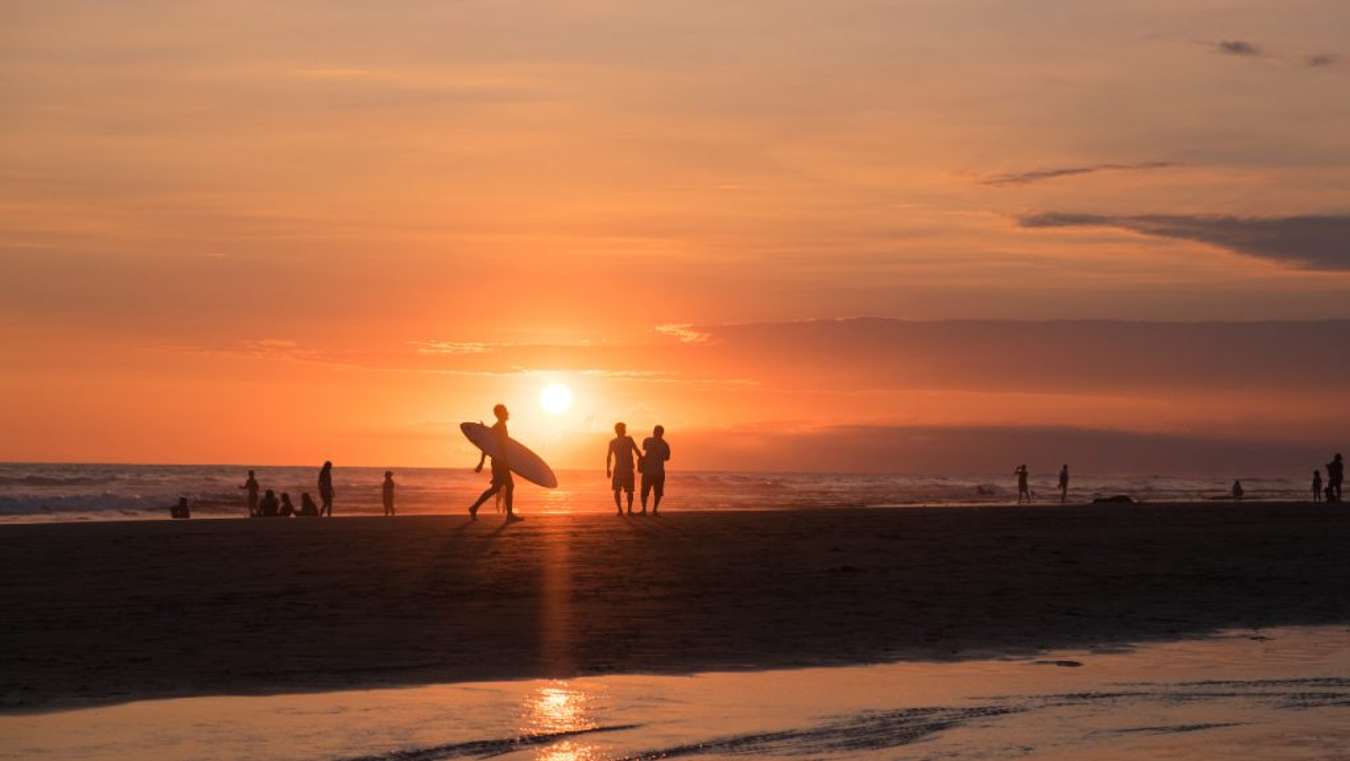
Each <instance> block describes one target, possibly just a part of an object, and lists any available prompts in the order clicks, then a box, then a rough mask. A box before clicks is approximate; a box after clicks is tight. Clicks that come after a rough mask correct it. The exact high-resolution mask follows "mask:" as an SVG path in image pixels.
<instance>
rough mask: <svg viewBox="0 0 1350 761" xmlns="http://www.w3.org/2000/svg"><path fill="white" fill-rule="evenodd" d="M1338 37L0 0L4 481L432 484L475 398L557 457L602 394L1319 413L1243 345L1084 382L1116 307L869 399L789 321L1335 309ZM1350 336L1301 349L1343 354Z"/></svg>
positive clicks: (918, 407)
mask: <svg viewBox="0 0 1350 761" xmlns="http://www.w3.org/2000/svg"><path fill="white" fill-rule="evenodd" d="M1347 28H1350V6H1347V5H1346V4H1345V3H1343V2H1336V1H1335V0H1326V1H1318V2H1278V3H1277V2H1256V1H1254V0H1242V1H1240V0H1217V1H1216V0H1206V1H1205V2H1155V1H1152V0H1134V1H1133V2H1112V3H1084V2H1063V3H1058V2H1056V3H1039V4H1019V3H990V2H984V1H980V2H976V1H975V0H943V1H942V2H937V1H920V0H913V1H905V2H889V3H885V2H849V1H845V2H836V3H828V4H822V3H819V2H792V1H789V2H783V1H777V2H767V1H765V2H743V3H725V2H720V3H703V2H688V3H680V4H666V5H657V4H650V3H639V4H634V3H618V2H556V3H538V2H509V1H507V2H486V1H484V2H456V3H446V2H407V3H399V4H396V5H395V4H380V3H365V2H337V3H334V2H288V3H239V2H229V3H226V2H219V3H212V2H204V3H190V4H185V3H171V2H136V3H84V2H79V3H76V2H63V1H61V0H46V1H44V2H27V1H26V0H21V1H20V2H15V3H11V4H9V5H8V6H7V10H6V23H5V24H4V25H3V28H0V50H3V53H2V54H0V72H2V73H3V76H0V103H3V104H4V106H3V112H4V117H3V119H0V135H2V136H3V137H2V138H0V265H2V266H3V269H4V271H5V272H6V278H5V280H6V283H5V284H6V289H5V290H6V298H5V299H3V300H0V341H2V343H0V400H3V401H0V428H2V429H3V430H4V431H5V432H6V435H5V436H4V437H0V459H9V460H30V459H43V460H125V461H155V462H202V461H208V462H222V461H228V462H276V463H298V462H311V461H316V460H321V459H323V458H324V457H332V458H333V459H334V460H341V461H345V462H350V463H370V464H380V463H396V464H410V465H411V464H420V465H448V464H461V463H462V462H463V461H464V460H465V459H466V456H467V455H468V453H467V452H465V451H464V448H463V446H462V445H461V444H459V443H458V442H457V441H455V440H454V436H452V435H451V434H450V429H451V425H452V424H453V423H454V422H457V421H459V420H462V419H478V418H481V417H486V416H488V414H489V408H490V406H491V404H492V403H493V402H495V401H497V400H499V399H500V400H505V401H507V402H508V403H509V404H511V405H512V406H513V407H514V408H515V409H516V410H517V413H516V417H515V421H514V422H515V426H516V431H517V435H519V436H521V437H522V438H526V437H527V436H528V437H529V438H528V439H527V440H528V441H530V442H531V443H532V444H536V445H537V447H538V448H539V449H540V450H541V451H543V452H546V453H548V454H549V455H550V457H551V458H552V459H555V460H557V461H559V462H562V463H564V464H590V460H591V459H597V458H592V456H591V453H590V450H589V447H590V445H591V443H592V442H593V441H595V440H598V439H600V438H602V437H603V435H604V431H605V430H607V428H608V426H609V424H610V423H612V421H613V420H614V419H616V418H626V419H629V420H630V421H632V422H634V425H635V426H642V427H644V428H645V427H646V426H649V425H650V424H651V423H653V422H664V423H665V424H666V425H667V426H668V427H670V428H671V429H672V432H674V431H676V430H684V431H688V432H693V431H699V432H701V433H702V434H705V435H706V434H709V433H710V432H715V431H721V430H724V429H732V428H739V429H741V431H742V433H741V435H743V436H749V437H753V436H763V435H765V434H764V432H765V431H770V432H774V434H775V435H780V434H790V433H791V432H793V431H815V430H818V429H821V428H824V427H829V426H835V425H852V424H866V425H879V426H927V425H936V426H979V425H990V426H1020V425H1040V426H1051V427H1054V426H1070V427H1079V428H1093V429H1098V428H1100V429H1107V430H1118V431H1154V432H1159V431H1160V432H1168V433H1178V434H1187V435H1190V434H1201V433H1203V434H1205V435H1223V436H1238V437H1241V436H1257V435H1259V436H1265V437H1275V438H1281V439H1288V438H1290V437H1291V436H1297V435H1298V434H1297V432H1299V431H1306V430H1309V429H1312V428H1317V427H1319V423H1320V424H1321V427H1325V425H1326V424H1327V423H1328V422H1336V421H1340V422H1341V423H1344V422H1347V421H1346V420H1344V418H1345V415H1346V413H1344V412H1343V411H1341V410H1342V409H1343V408H1344V407H1345V405H1343V404H1340V405H1339V406H1338V402H1337V401H1336V399H1337V398H1336V397H1335V396H1334V395H1332V394H1331V393H1330V392H1329V391H1327V390H1324V389H1321V388H1319V387H1317V386H1316V384H1310V383H1305V382H1303V381H1300V380H1299V379H1298V378H1294V377H1282V378H1281V379H1279V381H1278V382H1270V381H1268V380H1265V379H1263V373H1262V372H1261V368H1262V366H1263V363H1267V362H1268V361H1269V360H1268V358H1267V357H1266V356H1264V355H1262V354H1261V353H1259V352H1258V353H1256V354H1253V355H1251V356H1249V357H1245V359H1247V360H1249V361H1248V362H1247V363H1246V365H1245V367H1247V368H1248V370H1243V369H1242V368H1241V367H1239V368H1237V369H1236V370H1235V371H1234V372H1236V373H1237V375H1233V374H1232V373H1230V374H1228V375H1225V376H1222V377H1220V376H1207V375H1206V374H1205V373H1204V372H1199V371H1197V373H1198V374H1192V375H1190V376H1186V378H1176V379H1174V380H1175V381H1176V383H1177V384H1178V385H1176V386H1172V387H1161V386H1159V384H1156V383H1150V382H1149V381H1148V377H1149V376H1146V375H1144V376H1135V375H1130V374H1129V373H1128V372H1126V371H1125V370H1122V371H1121V372H1122V373H1123V374H1124V375H1128V376H1130V377H1129V378H1128V380H1127V381H1122V382H1121V383H1119V384H1116V386H1115V387H1110V388H1107V387H1103V384H1102V383H1101V382H1100V379H1095V378H1093V377H1092V373H1090V372H1084V370H1083V366H1082V362H1081V361H1078V360H1081V356H1082V355H1081V352H1082V351H1086V349H1084V348H1082V347H1090V346H1093V345H1099V344H1100V343H1101V342H1103V341H1104V342H1106V343H1108V344H1109V343H1111V342H1112V341H1114V340H1115V338H1113V336H1116V335H1117V334H1116V333H1112V332H1111V330H1109V329H1105V328H1104V329H1103V332H1101V333H1099V334H1096V338H1094V337H1092V336H1078V337H1076V338H1074V339H1073V340H1074V341H1077V342H1079V343H1075V344H1074V345H1075V346H1076V347H1079V348H1078V349H1076V351H1077V352H1079V353H1076V354H1075V353H1070V354H1068V355H1067V356H1064V357H1062V358H1061V357H1057V356H1056V355H1055V354H1054V353H1053V352H1051V353H1049V354H1048V355H1047V357H1046V362H1051V363H1054V362H1057V361H1059V360H1061V359H1062V365H1060V366H1059V367H1058V372H1059V374H1058V375H1056V376H1054V377H1049V376H1047V377H1038V378H1037V379H1035V380H1034V382H1032V381H1027V382H1017V381H1016V380H1015V378H1016V377H1023V378H1025V377H1027V372H1028V368H1027V367H1023V368H1021V370H1022V371H1021V372H1020V373H1009V372H1006V371H1004V370H1002V369H1001V366H1000V362H1002V361H1003V358H1002V357H1001V355H1000V354H999V353H998V351H997V349H994V350H991V351H990V352H988V353H985V354H982V355H980V356H979V357H976V358H973V359H968V360H963V356H964V355H963V353H962V352H963V346H962V345H961V342H958V343H957V344H955V345H951V344H943V343H941V342H937V343H925V342H920V343H919V344H911V343H905V342H904V341H900V339H897V338H895V337H894V336H889V337H887V338H884V339H881V343H879V344H869V345H868V346H871V348H870V349H867V351H873V352H877V351H880V352H883V353H886V354H896V355H897V356H899V357H900V359H901V360H902V361H901V362H900V363H899V364H886V365H885V366H884V367H881V368H879V369H878V371H877V373H876V375H877V376H879V379H878V382H871V381H870V380H867V379H866V378H865V376H864V377H863V379H860V378H859V377H858V376H857V375H856V374H847V373H846V374H844V376H845V377H841V376H840V374H839V373H833V374H831V373H826V372H817V371H819V370H820V369H821V368H829V367H831V366H834V365H838V366H839V367H854V368H856V367H866V366H867V365H868V364H869V363H870V362H871V359H870V358H869V357H872V356H875V354H872V355H869V354H867V353H866V351H864V350H863V349H859V346H861V345H862V344H858V345H855V344H853V343H851V342H853V341H855V340H856V341H863V339H862V338H859V337H858V336H856V335H854V334H853V333H850V334H849V336H848V337H846V338H838V339H833V340H835V341H836V342H835V343H833V344H828V345H827V346H826V347H824V348H817V349H816V350H814V351H813V352H811V353H809V354H810V361H809V362H805V363H804V364H803V361H802V360H801V357H800V356H798V355H799V354H800V352H798V351H797V350H796V349H795V348H794V347H796V346H797V343H796V342H797V341H800V340H801V338H802V337H801V335H800V334H799V333H797V332H794V331H795V330H796V329H795V328H794V327H793V326H800V325H801V324H802V321H805V320H812V319H826V320H832V319H835V318H841V317H852V316H858V315H874V316H879V317H888V318H904V319H909V320H940V319H972V318H973V319H986V318H987V319H995V320H1042V319H1069V320H1078V319H1085V318H1086V319H1095V318H1105V319H1111V320H1180V321H1196V320H1227V321H1254V320H1256V321H1268V320H1307V319H1324V318H1350V299H1347V297H1348V296H1350V274H1348V273H1350V249H1347V248H1346V246H1345V244H1344V241H1345V240H1350V159H1348V158H1347V157H1350V99H1346V98H1345V97H1344V93H1345V92H1346V91H1347V90H1350V60H1344V59H1343V57H1345V58H1350V48H1348V47H1347V45H1350V43H1347V41H1346V38H1345V35H1344V30H1345V29H1347ZM1238 43H1242V44H1238ZM745 323H753V324H762V325H764V326H766V327H764V328H763V329H762V330H760V331H759V332H757V333H755V334H754V335H753V336H747V335H746V334H745V333H744V331H742V332H739V333H738V332H736V330H737V329H735V328H732V327H728V326H734V325H738V324H745ZM669 325H693V326H697V327H696V329H695V332H693V333H685V334H681V333H680V332H679V331H676V330H671V329H669V328H666V329H662V328H661V326H669ZM1340 327H1343V326H1333V327H1332V328H1331V329H1330V330H1331V332H1330V333H1317V331H1312V333H1316V334H1317V335H1319V336H1321V339H1320V342H1312V343H1309V344H1308V345H1307V346H1305V347H1304V351H1305V352H1306V356H1308V361H1309V365H1310V367H1318V366H1319V363H1320V366H1321V367H1322V368H1323V369H1325V370H1326V371H1329V372H1332V373H1334V372H1340V371H1342V370H1344V360H1342V359H1339V358H1338V357H1336V356H1335V355H1334V352H1332V353H1331V356H1326V354H1327V351H1326V344H1327V343H1328V342H1330V343H1332V344H1334V343H1335V340H1334V339H1335V332H1336V331H1337V330H1339V328H1340ZM853 328H857V329H858V330H861V331H862V332H866V327H865V326H861V327H860V326H857V325H854V326H853ZM850 329H852V328H850ZM894 329H896V328H895V326H894V325H893V324H891V325H890V326H889V327H888V328H887V330H894ZM1043 329H1044V328H1042V327H1038V328H1033V329H1031V331H1030V334H1031V335H1032V336H1037V335H1042V334H1041V333H1039V332H1038V331H1042V330H1043ZM991 330H993V329H991ZM996 333H997V331H994V334H996ZM1258 333H1259V330H1258ZM980 335H984V334H980ZM991 335H992V334H991ZM1253 335H1255V334H1253ZM1103 336H1104V337H1103ZM1328 336H1330V337H1329V338H1328ZM682 338H684V339H697V340H694V341H693V342H689V343H686V342H684V341H682V340H681V339H682ZM980 340H983V339H981V338H979V336H978V335H976V336H974V337H968V338H964V339H962V341H963V342H964V341H977V342H978V341H980ZM1045 340H1047V341H1053V340H1054V339H1053V338H1045ZM1245 340H1246V339H1241V338H1239V339H1234V343H1232V344H1231V346H1232V347H1233V351H1236V352H1239V353H1243V352H1244V349H1243V347H1244V346H1248V345H1251V346H1260V347H1263V348H1261V349H1260V352H1273V353H1278V349H1279V346H1280V344H1279V343H1278V342H1276V343H1270V342H1265V343H1262V341H1261V339H1260V338H1259V336H1257V337H1256V338H1253V339H1252V341H1253V343H1251V344H1248V343H1244V341H1245ZM888 341H889V342H893V341H899V343H887V342H888ZM1094 341H1095V342H1096V344H1094ZM1157 343H1158V341H1157V340H1156V339H1155V344H1154V345H1155V346H1156V345H1157ZM1005 344H1006V341H1005ZM998 345H999V344H997V343H995V344H993V346H995V347H997V346H998ZM1205 345H1206V344H1205V342H1204V341H1203V340H1200V339H1186V340H1179V342H1178V343H1177V344H1176V346H1177V347H1181V349H1180V350H1182V351H1187V352H1191V353H1194V352H1195V351H1197V350H1198V349H1197V348H1196V347H1203V346H1205ZM830 346H836V347H838V348H839V351H837V352H832V351H831V350H830V348H829V347H830ZM916 346H917V347H919V348H916ZM850 347H851V348H850ZM878 347H880V348H878ZM890 347H896V348H895V349H894V352H892V349H891V348H890ZM902 349H903V350H902ZM855 350H856V351H855ZM1161 350H1162V349H1159V351H1161ZM858 351H862V352H863V353H862V354H859V353H858ZM1010 351H1012V352H1013V353H1017V352H1019V351H1020V350H1019V349H1018V347H1016V346H1010ZM1131 351H1133V352H1134V354H1132V355H1131V356H1133V357H1136V358H1137V359H1138V362H1137V363H1136V365H1134V366H1138V365H1139V364H1145V365H1148V366H1150V367H1157V368H1158V373H1161V374H1164V375H1165V374H1166V373H1165V370H1166V363H1159V362H1157V361H1156V360H1157V359H1158V355H1157V353H1156V352H1151V351H1150V349H1149V346H1148V345H1144V346H1142V348H1141V347H1135V348H1133V349H1131ZM906 352H910V353H908V354H906ZM1272 356H1273V354H1272ZM747 358H752V359H753V361H748V360H747ZM1214 361H1215V362H1219V361H1222V358H1221V357H1219V356H1218V355H1216V358H1215V359H1214ZM934 362H935V363H936V364H938V365H941V366H942V368H944V369H941V371H940V372H939V371H934V372H931V373H927V374H925V373H918V374H917V375H914V374H910V373H907V368H910V367H913V366H926V365H928V364H932V363H934ZM963 362H966V363H967V364H970V363H973V364H978V365H981V367H982V368H983V369H982V371H981V372H980V373H976V374H975V375H978V377H974V376H972V375H971V374H969V373H963V372H958V371H957V370H955V369H952V367H949V365H951V366H958V365H961V364H962V363H963ZM944 363H945V364H944ZM1150 363H1152V364H1150ZM1328 363H1329V364H1328ZM1337 363H1339V364H1337ZM1310 372H1311V371H1310ZM1329 377H1331V376H1329ZM1341 377H1344V374H1343V372H1342V374H1341ZM1224 378H1227V379H1228V380H1230V381H1231V380H1232V379H1233V378H1238V379H1239V380H1238V381H1235V382H1227V381H1225V380H1224ZM547 382H565V383H568V384H570V385H571V386H572V387H573V390H574V391H575V393H576V405H575V407H574V409H573V410H572V411H570V412H569V413H568V414H567V415H565V416H561V417H549V416H546V415H545V414H544V413H543V411H542V410H540V409H539V407H538V405H537V404H536V401H535V400H536V397H537V395H538V391H539V389H540V388H541V387H542V386H543V385H544V384H545V383H547ZM1216 384H1218V386H1222V387H1220V388H1216ZM1329 410H1330V412H1329ZM1310 444H1311V439H1310ZM1317 445H1318V446H1320V445H1321V440H1320V439H1318V440H1317ZM695 461H697V458H695ZM723 463H724V460H723V459H722V456H721V455H720V454H717V453H715V452H713V453H709V454H708V455H707V457H706V458H705V461H703V462H700V463H699V464H701V465H704V466H715V465H720V464H723ZM469 464H471V463H469ZM761 464H762V463H761ZM730 465H731V466H734V463H731V464H730ZM802 465H803V463H801V462H798V461H796V460H793V461H785V462H783V463H782V466H783V467H800V466H802Z"/></svg>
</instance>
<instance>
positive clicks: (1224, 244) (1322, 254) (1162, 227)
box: [1018, 212, 1350, 270]
mask: <svg viewBox="0 0 1350 761" xmlns="http://www.w3.org/2000/svg"><path fill="white" fill-rule="evenodd" d="M1018 223H1019V224H1020V225H1021V226H1022V227H1027V228H1052V227H1114V228H1117V229H1121V230H1129V231H1130V232H1134V233H1139V234H1140V235H1148V236H1151V237H1158V238H1173V239H1176V240H1189V241H1196V242H1198V243H1207V244H1209V245H1212V246H1217V247H1219V248H1222V249H1225V250H1227V251H1231V252H1233V253H1237V254H1244V255H1246V256H1255V257H1258V258H1262V259H1268V260H1271V261H1275V262H1279V263H1282V264H1289V265H1293V266H1295V267H1299V268H1302V269H1313V270H1350V214H1325V215H1309V216H1293V217H1230V216H1204V215H1174V214H1145V215H1130V216H1120V215H1107V214H1074V213H1065V212H1045V213H1041V214H1029V215H1025V216H1023V217H1021V218H1019V219H1018Z"/></svg>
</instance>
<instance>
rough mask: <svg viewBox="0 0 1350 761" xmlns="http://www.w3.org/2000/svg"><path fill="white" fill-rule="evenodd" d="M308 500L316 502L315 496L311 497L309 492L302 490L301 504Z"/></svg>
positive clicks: (311, 502)
mask: <svg viewBox="0 0 1350 761" xmlns="http://www.w3.org/2000/svg"><path fill="white" fill-rule="evenodd" d="M306 502H309V503H310V504H313V503H314V498H313V497H311V496H309V492H302V493H301V494H300V504H302V505H303V504H305V503H306Z"/></svg>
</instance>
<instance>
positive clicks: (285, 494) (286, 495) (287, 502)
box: [281, 491, 291, 505]
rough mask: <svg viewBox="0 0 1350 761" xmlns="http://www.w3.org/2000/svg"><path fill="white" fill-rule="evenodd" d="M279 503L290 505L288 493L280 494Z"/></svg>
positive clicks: (289, 494)
mask: <svg viewBox="0 0 1350 761" xmlns="http://www.w3.org/2000/svg"><path fill="white" fill-rule="evenodd" d="M281 501H282V502H285V503H286V504H288V505H289V504H291V493H290V492H288V491H284V492H282V493H281Z"/></svg>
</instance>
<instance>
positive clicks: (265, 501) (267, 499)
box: [258, 489, 280, 518]
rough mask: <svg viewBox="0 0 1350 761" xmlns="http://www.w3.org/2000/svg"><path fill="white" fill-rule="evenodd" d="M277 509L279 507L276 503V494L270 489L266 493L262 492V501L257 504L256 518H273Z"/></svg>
mask: <svg viewBox="0 0 1350 761" xmlns="http://www.w3.org/2000/svg"><path fill="white" fill-rule="evenodd" d="M279 507H280V505H279V503H278V502H277V494H276V492H274V491H272V490H271V489H268V490H267V491H265V492H263V498H262V501H261V502H259V503H258V517H259V518H275V517H277V509H278V508H279Z"/></svg>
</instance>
